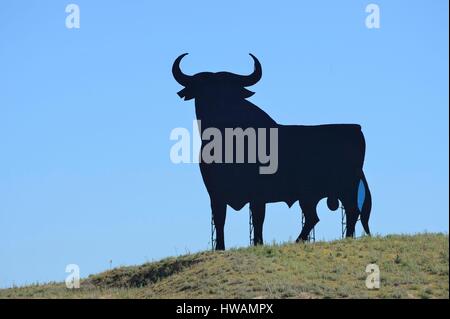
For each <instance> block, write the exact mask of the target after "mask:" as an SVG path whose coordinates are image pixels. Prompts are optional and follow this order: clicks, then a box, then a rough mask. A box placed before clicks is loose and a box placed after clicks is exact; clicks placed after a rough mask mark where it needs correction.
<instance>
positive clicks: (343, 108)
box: [0, 0, 449, 287]
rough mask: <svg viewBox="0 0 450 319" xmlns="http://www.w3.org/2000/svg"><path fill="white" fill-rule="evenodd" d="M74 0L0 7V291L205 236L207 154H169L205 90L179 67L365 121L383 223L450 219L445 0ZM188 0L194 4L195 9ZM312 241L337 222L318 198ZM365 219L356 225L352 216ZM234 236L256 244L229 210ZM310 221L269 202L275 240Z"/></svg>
mask: <svg viewBox="0 0 450 319" xmlns="http://www.w3.org/2000/svg"><path fill="white" fill-rule="evenodd" d="M73 2H75V3H77V4H78V5H79V6H80V9H81V28H80V29H78V30H75V29H72V30H69V29H67V28H66V27H65V18H66V15H67V14H66V13H65V6H66V5H67V4H69V3H70V2H69V1H31V0H27V1H24V0H14V1H12V0H9V1H2V2H1V5H0V287H6V286H10V285H12V284H13V283H15V284H25V283H32V282H37V281H39V282H44V281H49V280H64V278H65V276H66V273H65V272H64V271H65V266H66V265H67V264H69V263H76V264H78V265H79V266H80V268H81V275H82V276H87V275H89V274H91V273H95V272H99V271H102V270H105V269H107V268H108V267H109V264H108V261H109V260H112V262H113V266H119V265H130V264H138V263H142V262H145V261H150V260H152V259H159V258H162V257H165V256H170V255H176V254H182V253H185V252H186V251H190V252H194V251H199V250H204V249H208V248H209V247H210V246H209V235H210V234H209V232H210V210H209V199H208V195H207V192H206V190H205V188H204V186H203V182H202V179H201V176H200V172H199V169H198V167H197V165H196V164H182V165H175V164H172V162H171V161H170V158H169V150H170V148H171V146H172V145H173V143H174V142H173V141H170V140H169V134H170V131H171V130H172V129H173V128H175V127H186V128H190V127H191V125H192V120H193V119H194V116H195V114H194V102H193V101H189V102H184V101H182V100H181V99H179V97H178V96H177V95H176V92H177V91H179V90H180V89H181V87H180V86H179V85H178V84H177V83H176V82H175V81H174V79H173V78H172V75H171V66H172V62H173V60H174V59H175V58H176V57H177V56H178V55H179V54H181V53H183V52H189V53H190V55H189V56H188V57H186V58H185V60H184V61H183V68H184V70H185V72H187V73H195V72H200V71H206V70H210V71H221V70H227V71H231V72H235V73H243V74H244V73H249V72H251V70H252V69H253V63H252V61H251V59H250V57H249V56H248V53H249V52H252V53H254V54H255V55H256V56H257V57H258V58H259V60H260V61H261V63H262V66H263V78H262V80H261V81H260V83H258V84H257V85H256V86H254V87H253V88H252V90H253V91H255V92H256V94H255V95H254V96H253V97H251V101H252V102H254V103H255V104H257V105H259V106H260V107H261V108H263V109H264V110H265V111H267V112H268V113H269V114H270V115H271V116H272V117H273V118H274V119H275V120H276V121H278V122H280V123H286V124H321V123H359V124H361V125H362V127H363V131H364V134H365V136H366V141H367V153H366V162H365V172H366V176H367V178H368V182H369V185H370V187H371V190H372V195H373V210H372V216H371V229H372V230H373V232H374V233H378V234H390V233H416V232H423V231H432V232H448V225H449V215H448V213H449V197H448V191H449V180H448V176H449V170H448V165H449V148H448V143H449V140H448V131H449V122H448V116H449V114H448V112H449V109H448V103H449V100H448V98H449V97H448V84H449V83H448V82H449V81H448V75H449V74H448V67H449V65H448V54H449V52H448V45H449V43H448V1H446V0H434V1H428V0H427V1H425V0H424V1H411V0H407V1H406V0H403V1H377V2H375V3H377V4H379V5H380V9H381V28H380V29H378V30H374V29H371V30H369V29H367V28H366V27H365V17H366V15H367V13H366V12H365V6H366V5H367V4H369V3H370V2H371V1H356V0H355V1H334V0H330V1H317V0H314V1H312V0H311V1H294V0H292V1H210V0H208V1H111V0H108V1H87V0H83V1H82V0H78V1H73ZM194 4H195V5H194ZM319 217H320V218H321V222H320V223H319V224H318V226H317V227H316V235H317V237H318V239H326V240H330V239H334V238H338V237H339V236H340V213H337V212H330V211H328V209H327V208H326V205H325V203H324V202H321V203H320V204H319ZM357 231H358V233H359V234H360V233H361V228H360V227H359V228H358V230H357ZM225 232H226V235H225V240H226V245H227V247H233V246H245V245H247V244H248V210H247V209H246V208H244V209H243V210H242V211H240V212H235V211H232V210H231V209H229V210H228V217H227V224H226V229H225ZM299 232H300V210H299V208H298V205H297V204H296V205H294V207H292V208H291V209H289V208H288V207H287V206H286V205H284V204H270V205H268V209H267V217H266V223H265V231H264V235H265V240H266V242H271V241H273V240H276V241H278V242H280V241H287V240H289V239H295V238H296V237H297V236H298V234H299Z"/></svg>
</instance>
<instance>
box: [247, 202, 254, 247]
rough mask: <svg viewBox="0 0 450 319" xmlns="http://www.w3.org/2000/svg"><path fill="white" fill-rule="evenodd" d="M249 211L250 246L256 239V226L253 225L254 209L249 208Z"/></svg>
mask: <svg viewBox="0 0 450 319" xmlns="http://www.w3.org/2000/svg"><path fill="white" fill-rule="evenodd" d="M248 212H249V218H248V228H249V234H250V235H249V238H250V246H251V245H253V241H254V239H255V238H254V233H255V228H254V227H253V215H252V210H251V209H250V208H249V210H248Z"/></svg>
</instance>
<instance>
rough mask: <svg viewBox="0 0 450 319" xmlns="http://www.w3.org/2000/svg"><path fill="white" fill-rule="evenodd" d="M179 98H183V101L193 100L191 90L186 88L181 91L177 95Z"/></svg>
mask: <svg viewBox="0 0 450 319" xmlns="http://www.w3.org/2000/svg"><path fill="white" fill-rule="evenodd" d="M177 94H178V96H179V97H181V98H182V99H183V98H184V100H185V101H187V100H192V99H193V98H194V94H192V90H189V89H187V88H184V89H182V90H181V91H180V92H178V93H177Z"/></svg>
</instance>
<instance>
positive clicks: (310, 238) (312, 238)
mask: <svg viewBox="0 0 450 319" xmlns="http://www.w3.org/2000/svg"><path fill="white" fill-rule="evenodd" d="M304 227H305V214H303V212H302V229H303V228H304ZM306 240H307V241H308V242H311V241H312V242H313V243H314V242H315V241H316V227H313V228H312V229H311V231H310V232H309V235H308V238H307V239H306Z"/></svg>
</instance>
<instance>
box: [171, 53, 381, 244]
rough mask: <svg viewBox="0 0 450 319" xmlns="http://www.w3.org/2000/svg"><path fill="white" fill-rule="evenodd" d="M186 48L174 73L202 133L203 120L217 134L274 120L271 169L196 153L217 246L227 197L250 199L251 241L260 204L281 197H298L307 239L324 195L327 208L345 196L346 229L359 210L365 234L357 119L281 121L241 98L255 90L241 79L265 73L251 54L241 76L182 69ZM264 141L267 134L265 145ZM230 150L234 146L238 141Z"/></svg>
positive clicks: (259, 239) (258, 231)
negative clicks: (309, 123) (246, 70)
mask: <svg viewBox="0 0 450 319" xmlns="http://www.w3.org/2000/svg"><path fill="white" fill-rule="evenodd" d="M185 55H187V53H185V54H183V55H181V56H179V57H178V58H177V59H176V60H175V62H174V64H173V68H172V73H173V76H174V78H175V80H176V81H177V82H178V83H179V84H181V85H182V86H184V89H182V90H181V91H180V92H178V95H179V96H180V97H181V98H185V99H186V100H189V99H193V98H194V99H195V112H196V116H197V120H200V121H201V125H200V127H199V129H200V134H201V136H203V133H204V132H205V130H206V129H208V128H216V129H217V130H219V131H220V132H221V133H222V136H224V134H225V129H226V128H241V129H243V130H246V129H247V128H254V129H255V130H256V134H257V139H258V138H259V137H260V136H258V135H260V134H261V133H260V131H259V130H257V128H265V129H267V130H270V129H274V128H276V129H277V132H278V141H277V142H278V144H277V145H278V167H277V170H276V172H274V173H273V174H261V173H260V164H261V163H258V162H256V163H253V162H249V161H248V160H245V161H244V163H236V162H235V163H223V162H220V161H217V162H212V163H205V162H203V161H200V171H201V174H202V177H203V181H204V183H205V186H206V188H207V191H208V193H209V196H210V199H211V209H212V214H213V219H214V224H215V227H216V235H217V241H216V247H215V248H216V249H218V250H223V249H225V242H224V225H225V216H226V207H227V205H229V206H230V207H232V208H233V209H235V210H240V209H241V208H242V207H243V206H244V205H246V204H247V203H250V209H251V212H252V219H253V225H254V244H255V245H257V244H262V243H263V234H262V232H263V223H264V217H265V204H266V203H270V202H285V203H286V204H287V205H288V206H289V207H291V206H292V205H293V204H294V203H295V202H296V201H297V200H298V201H299V204H300V207H301V210H302V211H303V214H304V215H305V224H304V227H303V229H302V230H301V233H300V235H299V237H298V239H297V241H304V240H306V239H307V238H308V235H309V232H310V231H311V229H312V228H313V227H314V226H315V225H316V224H317V222H318V221H319V218H318V216H317V211H316V206H317V204H318V202H319V201H320V200H321V199H323V198H327V205H328V207H329V208H330V209H331V210H336V209H337V208H338V206H339V202H338V200H340V201H341V202H342V205H343V206H344V207H345V213H346V219H347V232H346V236H347V237H352V236H353V234H354V231H355V224H356V222H357V220H358V217H361V223H362V225H363V227H364V230H365V232H366V233H367V234H368V235H370V230H369V224H368V222H369V216H370V210H371V205H372V204H371V195H370V191H369V187H368V184H367V181H366V178H365V176H364V172H363V163H364V155H365V140H364V135H363V133H362V132H361V127H360V126H359V125H355V124H334V125H317V126H304V125H281V124H278V123H276V122H275V121H274V120H273V119H272V118H271V117H270V116H269V115H268V114H267V113H265V112H264V111H263V110H261V109H260V108H259V107H257V106H256V105H254V104H252V103H251V102H249V101H247V100H246V98H248V97H250V96H252V95H253V92H251V91H249V90H247V89H246V87H249V86H251V85H254V84H255V83H257V82H258V81H259V80H260V78H261V76H262V68H261V64H260V63H259V61H258V59H257V58H256V57H255V56H253V55H252V54H250V55H251V57H252V58H253V60H254V63H255V65H254V71H253V73H252V74H250V75H246V76H244V75H237V74H233V73H229V72H217V73H211V72H202V73H198V74H195V75H186V74H184V73H183V72H182V71H181V69H180V61H181V59H182V58H183V57H184V56H185ZM269 142H270V141H269V138H267V139H266V143H267V145H268V144H269ZM246 143H248V141H246ZM206 145H207V141H205V140H203V139H202V146H201V150H203V149H204V147H205V146H206ZM246 145H247V144H246ZM258 147H259V146H258ZM233 150H234V154H236V151H237V150H236V147H234V149H233ZM233 156H234V155H233ZM246 158H247V159H248V156H247V157H246ZM264 164H266V163H264ZM358 192H359V193H360V194H361V193H362V197H363V199H362V203H358ZM360 197H361V196H360Z"/></svg>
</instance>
